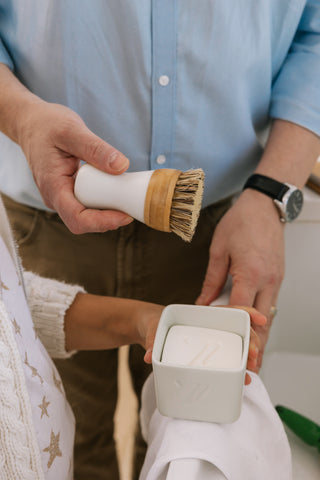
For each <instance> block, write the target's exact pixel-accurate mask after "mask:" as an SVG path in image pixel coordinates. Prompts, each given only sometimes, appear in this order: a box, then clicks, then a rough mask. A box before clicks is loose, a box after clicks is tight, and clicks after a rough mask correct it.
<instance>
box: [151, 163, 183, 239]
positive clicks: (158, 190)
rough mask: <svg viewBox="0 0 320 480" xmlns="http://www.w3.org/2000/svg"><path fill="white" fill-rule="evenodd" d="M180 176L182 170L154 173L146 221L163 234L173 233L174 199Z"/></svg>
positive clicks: (156, 171) (165, 169)
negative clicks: (172, 208) (172, 214)
mask: <svg viewBox="0 0 320 480" xmlns="http://www.w3.org/2000/svg"><path fill="white" fill-rule="evenodd" d="M180 174H181V171H180V170H174V169H170V168H163V169H160V170H155V171H154V172H153V174H152V176H151V179H150V182H149V186H148V190H147V195H146V199H145V205H144V221H145V223H146V225H149V227H152V228H154V229H156V230H160V231H162V232H171V229H170V213H171V204H172V197H173V194H174V190H175V186H176V183H177V180H178V178H179V176H180Z"/></svg>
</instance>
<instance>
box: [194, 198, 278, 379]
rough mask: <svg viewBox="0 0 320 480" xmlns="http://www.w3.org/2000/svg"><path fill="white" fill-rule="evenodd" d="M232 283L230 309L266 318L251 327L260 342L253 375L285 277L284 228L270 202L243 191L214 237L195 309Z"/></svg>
mask: <svg viewBox="0 0 320 480" xmlns="http://www.w3.org/2000/svg"><path fill="white" fill-rule="evenodd" d="M228 274H230V275H231V276H232V279H233V286H232V290H231V295H230V302H229V303H230V305H246V306H254V307H255V308H256V309H257V310H258V311H259V312H261V313H262V314H263V315H265V316H266V317H267V319H268V323H267V324H266V325H262V326H260V325H253V328H254V330H255V331H256V333H257V334H258V335H259V337H260V351H259V357H258V359H257V365H256V368H255V371H257V372H258V371H259V369H260V367H261V363H262V356H263V351H264V347H265V344H266V342H267V338H268V334H269V329H270V326H271V321H272V315H271V314H270V309H271V306H273V305H276V302H277V296H278V292H279V289H280V285H281V282H282V279H283V275H284V225H283V224H282V223H281V222H280V220H279V214H278V212H277V211H276V207H275V205H274V204H273V202H272V200H271V199H270V198H269V197H267V196H266V195H263V194H262V193H260V192H256V191H254V190H250V189H248V190H245V191H244V192H243V193H242V194H241V195H240V197H239V199H238V200H237V202H236V203H235V204H234V205H233V207H231V208H230V210H229V211H228V212H227V213H226V214H225V216H224V217H223V218H222V220H221V221H220V223H219V224H218V226H217V228H216V231H215V233H214V235H213V239H212V243H211V247H210V258H209V264H208V269H207V273H206V277H205V280H204V283H203V286H202V291H201V294H200V296H199V298H198V299H197V302H196V303H197V304H200V305H208V304H209V303H211V302H212V301H213V300H214V299H215V298H217V297H218V296H219V294H220V292H221V290H222V288H223V286H224V284H225V281H226V278H227V275H228Z"/></svg>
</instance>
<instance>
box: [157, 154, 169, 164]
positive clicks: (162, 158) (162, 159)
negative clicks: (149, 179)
mask: <svg viewBox="0 0 320 480" xmlns="http://www.w3.org/2000/svg"><path fill="white" fill-rule="evenodd" d="M166 161H167V159H166V157H165V156H164V155H158V157H157V158H156V162H157V164H158V165H163V164H164V163H166Z"/></svg>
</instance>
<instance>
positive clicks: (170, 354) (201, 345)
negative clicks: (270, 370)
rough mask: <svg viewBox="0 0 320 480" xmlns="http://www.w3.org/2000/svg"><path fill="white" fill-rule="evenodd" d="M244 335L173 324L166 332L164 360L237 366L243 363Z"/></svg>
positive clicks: (186, 363)
mask: <svg viewBox="0 0 320 480" xmlns="http://www.w3.org/2000/svg"><path fill="white" fill-rule="evenodd" d="M242 350H243V346H242V337H241V336H240V335H238V334H236V333H233V332H226V331H224V330H216V329H211V328H204V327H193V326H188V325H174V326H172V327H171V328H170V329H169V331H168V334H167V337H166V340H165V344H164V348H163V352H162V357H161V362H163V363H167V364H168V363H170V364H173V365H180V366H190V367H201V368H211V369H213V368H221V369H234V368H239V367H240V366H241V360H242Z"/></svg>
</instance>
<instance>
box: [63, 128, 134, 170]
mask: <svg viewBox="0 0 320 480" xmlns="http://www.w3.org/2000/svg"><path fill="white" fill-rule="evenodd" d="M66 130H67V128H66V127H65V129H62V131H61V132H59V135H58V139H57V142H58V144H57V146H58V147H59V148H61V149H62V150H63V151H64V152H66V153H68V154H70V155H73V156H74V157H77V158H80V159H81V160H84V161H85V162H87V163H90V164H91V165H93V166H94V167H96V168H98V169H99V170H103V171H105V172H107V173H111V174H114V175H118V174H120V173H123V172H124V171H126V170H127V168H128V167H129V160H128V158H127V157H126V156H125V155H123V153H121V152H119V150H117V149H116V148H114V147H113V146H112V145H110V144H109V143H107V142H105V141H104V140H102V139H101V138H100V137H98V136H97V135H95V134H94V133H93V132H91V131H90V130H89V129H88V128H87V127H86V126H85V125H82V124H80V123H79V125H78V124H77V128H74V126H73V128H71V126H70V128H69V129H68V131H66Z"/></svg>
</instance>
